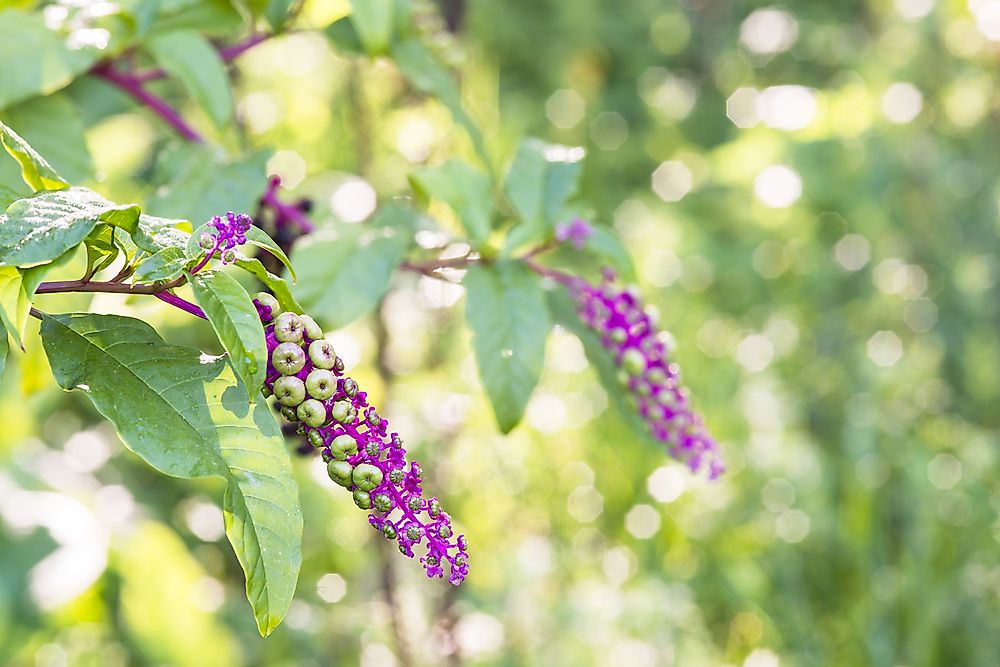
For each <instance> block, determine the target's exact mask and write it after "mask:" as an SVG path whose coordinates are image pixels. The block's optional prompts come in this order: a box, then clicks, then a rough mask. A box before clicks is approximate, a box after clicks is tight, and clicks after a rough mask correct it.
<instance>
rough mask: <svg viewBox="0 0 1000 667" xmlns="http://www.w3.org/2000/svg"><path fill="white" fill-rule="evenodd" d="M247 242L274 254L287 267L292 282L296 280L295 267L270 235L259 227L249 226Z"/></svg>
mask: <svg viewBox="0 0 1000 667" xmlns="http://www.w3.org/2000/svg"><path fill="white" fill-rule="evenodd" d="M247 243H249V244H250V245H252V246H256V247H258V248H262V249H264V250H266V251H268V252H269V253H271V254H272V255H274V256H275V257H276V258H277V259H278V261H280V262H281V263H282V264H284V265H285V268H286V269H288V275H290V276H291V277H292V282H294V281H295V280H297V277H296V274H295V267H294V266H292V260H290V259H288V255H286V254H285V251H284V250H282V249H281V248H280V247H279V246H278V244H277V243H275V242H274V239H272V238H271V237H270V236H268V235H267V232H265V231H264V230H263V229H261V228H260V227H251V228H250V229H248V230H247Z"/></svg>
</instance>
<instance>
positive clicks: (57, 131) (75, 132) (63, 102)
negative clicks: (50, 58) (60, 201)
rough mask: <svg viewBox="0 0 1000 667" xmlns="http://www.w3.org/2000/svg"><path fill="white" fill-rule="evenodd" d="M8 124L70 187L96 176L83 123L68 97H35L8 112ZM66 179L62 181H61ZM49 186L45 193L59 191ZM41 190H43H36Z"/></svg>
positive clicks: (6, 112)
mask: <svg viewBox="0 0 1000 667" xmlns="http://www.w3.org/2000/svg"><path fill="white" fill-rule="evenodd" d="M4 116H5V118H6V122H7V123H9V124H10V125H11V126H12V127H16V128H17V130H18V133H19V134H20V135H21V136H22V137H24V140H25V141H26V142H27V143H28V144H30V145H31V147H32V148H33V149H34V150H35V151H37V152H38V153H39V154H41V155H44V156H45V159H46V161H47V162H48V163H49V164H51V165H52V168H54V169H55V170H57V171H58V173H59V174H61V175H62V176H63V177H65V180H66V181H67V182H69V183H77V182H80V181H84V180H89V179H91V178H93V176H94V163H93V161H92V160H91V158H90V149H88V148H87V142H86V141H85V140H84V137H83V134H84V130H85V128H84V125H83V119H82V118H80V113H79V112H78V111H77V108H76V106H74V104H73V102H72V101H71V100H70V98H69V96H68V95H66V94H65V93H57V94H55V95H47V96H45V97H34V98H32V99H30V100H28V101H26V102H22V103H21V104H18V105H17V106H15V107H11V108H10V109H7V110H6V111H5V112H4ZM61 180H62V179H60V181H61ZM61 187H63V184H62V183H61V182H60V183H56V184H55V187H53V185H52V184H49V185H48V187H46V188H45V189H59V188H61ZM36 189H40V188H36Z"/></svg>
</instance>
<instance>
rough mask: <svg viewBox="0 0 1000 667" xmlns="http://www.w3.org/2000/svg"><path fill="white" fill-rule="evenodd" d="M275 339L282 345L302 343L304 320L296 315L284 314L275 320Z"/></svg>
mask: <svg viewBox="0 0 1000 667" xmlns="http://www.w3.org/2000/svg"><path fill="white" fill-rule="evenodd" d="M274 337H275V338H277V339H278V340H279V341H281V342H282V343H301V342H302V320H300V319H299V316H298V315H296V314H295V313H291V312H289V313H282V314H281V315H278V317H277V319H276V320H274Z"/></svg>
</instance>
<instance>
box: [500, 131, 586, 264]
mask: <svg viewBox="0 0 1000 667" xmlns="http://www.w3.org/2000/svg"><path fill="white" fill-rule="evenodd" d="M583 155H584V152H583V149H582V148H571V147H568V146H558V145H552V144H546V143H544V142H542V141H539V140H538V139H526V140H525V141H523V142H521V145H520V146H519V147H518V149H517V155H515V157H514V161H513V162H512V163H511V165H510V169H509V170H508V171H507V178H506V180H505V182H504V192H505V193H506V195H507V200H508V201H509V202H510V204H511V206H512V207H513V208H514V211H515V212H516V213H517V215H518V217H520V218H521V224H520V225H518V226H517V227H515V229H514V230H513V231H512V232H511V236H510V237H509V238H508V242H507V246H508V247H509V248H514V247H515V246H517V245H520V244H522V243H525V242H528V241H538V240H541V239H544V238H545V237H547V236H548V235H549V234H550V233H551V230H552V228H553V227H554V225H555V224H556V223H557V222H559V214H560V213H561V212H562V210H563V207H564V206H565V205H566V202H567V201H568V200H569V199H570V197H572V196H573V195H574V194H575V193H576V191H577V188H578V187H579V181H580V171H581V167H582V163H581V162H580V160H581V159H582V158H583Z"/></svg>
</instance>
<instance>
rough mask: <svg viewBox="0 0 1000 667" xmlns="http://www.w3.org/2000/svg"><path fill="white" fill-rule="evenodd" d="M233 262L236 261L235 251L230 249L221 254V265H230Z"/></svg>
mask: <svg viewBox="0 0 1000 667" xmlns="http://www.w3.org/2000/svg"><path fill="white" fill-rule="evenodd" d="M235 261H236V251H235V250H233V249H232V248H230V249H229V250H226V251H225V252H224V253H222V263H223V264H232V263H233V262H235Z"/></svg>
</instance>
